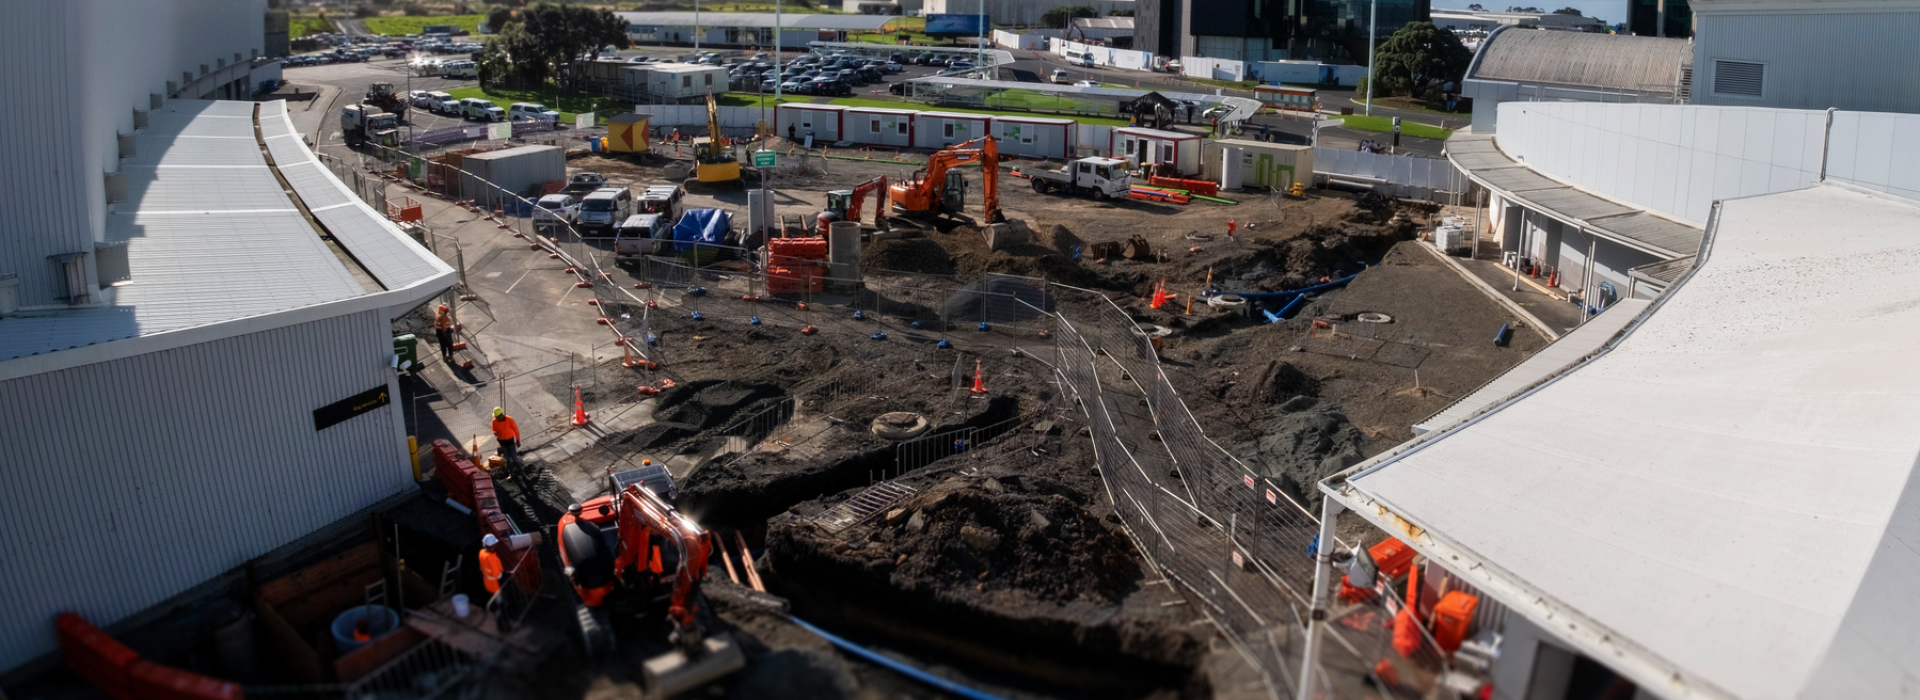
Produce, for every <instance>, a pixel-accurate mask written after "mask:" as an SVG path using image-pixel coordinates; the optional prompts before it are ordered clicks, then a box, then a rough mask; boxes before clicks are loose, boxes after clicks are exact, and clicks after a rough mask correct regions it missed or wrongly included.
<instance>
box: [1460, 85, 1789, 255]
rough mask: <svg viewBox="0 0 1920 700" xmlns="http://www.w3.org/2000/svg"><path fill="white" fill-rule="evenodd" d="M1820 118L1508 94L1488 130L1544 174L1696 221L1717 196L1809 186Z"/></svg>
mask: <svg viewBox="0 0 1920 700" xmlns="http://www.w3.org/2000/svg"><path fill="white" fill-rule="evenodd" d="M1696 84H1697V83H1696ZM1825 126H1826V113H1825V112H1817V111H1807V110H1785V109H1764V108H1751V109H1738V108H1727V107H1717V108H1703V107H1696V106H1691V105H1646V104H1594V103H1581V102H1557V103H1544V102H1508V103H1504V104H1502V105H1500V132H1499V134H1498V135H1496V136H1495V137H1494V139H1495V140H1496V141H1498V142H1499V145H1500V149H1501V150H1502V151H1505V152H1506V153H1507V154H1508V155H1510V156H1513V157H1514V158H1517V159H1520V160H1522V161H1524V162H1525V163H1526V164H1527V165H1528V166H1529V167H1532V168H1534V169H1536V170H1539V171H1541V172H1543V173H1547V174H1549V175H1553V176H1555V177H1558V178H1561V179H1563V180H1566V181H1568V182H1572V183H1575V184H1578V185H1579V186H1580V187H1582V188H1583V189H1586V190H1589V191H1592V192H1595V193H1598V194H1603V195H1606V196H1609V197H1612V198H1614V199H1618V200H1621V201H1623V202H1627V203H1629V204H1633V205H1636V206H1641V207H1645V208H1647V209H1649V210H1652V211H1655V212H1658V213H1661V214H1665V215H1667V216H1672V217H1675V218H1679V219H1685V220H1687V221H1691V222H1694V223H1695V224H1700V223H1704V222H1705V221H1706V220H1707V212H1708V211H1709V210H1710V209H1711V208H1712V206H1713V202H1714V201H1715V200H1719V199H1726V198H1730V197H1746V196H1751V195H1757V194H1768V193H1772V192H1784V191H1787V190H1795V189H1800V188H1802V187H1807V186H1808V185H1811V184H1812V183H1813V181H1814V180H1816V179H1818V178H1819V174H1820V143H1821V139H1822V136H1823V132H1824V130H1825Z"/></svg>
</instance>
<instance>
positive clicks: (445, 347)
mask: <svg viewBox="0 0 1920 700" xmlns="http://www.w3.org/2000/svg"><path fill="white" fill-rule="evenodd" d="M433 337H434V339H435V340H438V341H440V359H442V360H446V361H447V362H453V309H449V308H447V305H446V304H441V305H440V308H438V309H435V310H434V312H433Z"/></svg>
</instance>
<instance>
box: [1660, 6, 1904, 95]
mask: <svg viewBox="0 0 1920 700" xmlns="http://www.w3.org/2000/svg"><path fill="white" fill-rule="evenodd" d="M1701 9H1705V8H1701ZM1694 18H1695V20H1696V21H1697V22H1698V24H1699V31H1698V32H1697V33H1696V34H1695V35H1694V39H1693V40H1694V49H1693V71H1694V75H1693V102H1694V104H1703V105H1730V106H1742V107H1745V106H1753V107H1787V108H1792V109H1826V108H1828V107H1837V108H1840V109H1847V110H1859V111H1864V112H1907V113H1912V112H1920V73H1916V71H1914V70H1913V67H1914V66H1920V42H1915V41H1914V39H1913V38H1914V36H1915V35H1920V10H1913V9H1909V10H1907V11H1905V12H1835V11H1832V10H1826V9H1824V8H1823V9H1822V11H1821V13H1820V14H1798V13H1795V14H1744V15H1743V14H1720V13H1708V12H1700V11H1696V12H1695V14H1694ZM1715 59H1722V60H1737V61H1758V62H1762V63H1765V64H1766V78H1765V87H1764V92H1763V95H1762V97H1761V98H1760V99H1753V98H1743V97H1722V96H1718V95H1715V94H1714V92H1713V78H1714V60H1715Z"/></svg>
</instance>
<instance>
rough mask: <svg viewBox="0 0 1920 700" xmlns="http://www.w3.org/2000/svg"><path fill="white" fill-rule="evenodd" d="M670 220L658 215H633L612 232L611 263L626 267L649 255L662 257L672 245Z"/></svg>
mask: <svg viewBox="0 0 1920 700" xmlns="http://www.w3.org/2000/svg"><path fill="white" fill-rule="evenodd" d="M671 221H672V219H670V218H668V217H666V216H663V215H660V214H634V215H633V216H629V217H627V219H626V221H623V222H621V224H620V227H619V228H618V229H616V230H615V231H614V238H613V261H614V262H615V263H617V264H621V265H626V264H631V263H636V262H639V261H640V260H641V259H642V258H645V257H646V256H649V255H664V254H666V253H668V252H669V250H668V247H669V246H672V245H673V225H672V224H671V223H669V222H671Z"/></svg>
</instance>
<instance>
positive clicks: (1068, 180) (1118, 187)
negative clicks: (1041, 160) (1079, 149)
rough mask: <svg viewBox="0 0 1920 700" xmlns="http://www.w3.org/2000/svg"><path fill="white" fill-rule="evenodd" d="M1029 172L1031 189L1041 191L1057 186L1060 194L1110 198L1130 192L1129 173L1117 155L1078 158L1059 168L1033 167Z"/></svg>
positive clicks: (1130, 181) (1131, 181) (1131, 182)
mask: <svg viewBox="0 0 1920 700" xmlns="http://www.w3.org/2000/svg"><path fill="white" fill-rule="evenodd" d="M1032 176H1033V191H1035V192H1038V193H1041V194H1046V193H1047V192H1051V191H1055V190H1058V191H1060V192H1061V193H1063V194H1070V195H1087V196H1091V197H1093V198H1095V199H1113V198H1117V197H1125V196H1127V195H1129V194H1130V193H1132V192H1133V176H1132V175H1131V174H1129V173H1128V172H1127V161H1125V160H1121V159H1119V158H1081V159H1079V160H1076V161H1073V162H1070V163H1068V164H1067V167H1065V168H1061V169H1059V170H1052V169H1044V168H1043V169H1040V170H1035V171H1033V173H1032Z"/></svg>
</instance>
